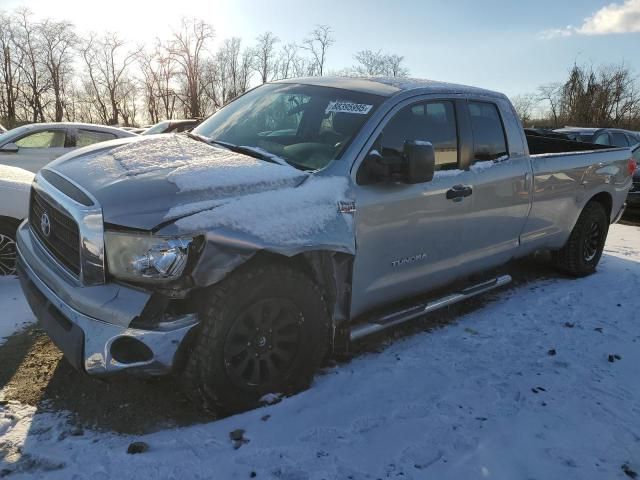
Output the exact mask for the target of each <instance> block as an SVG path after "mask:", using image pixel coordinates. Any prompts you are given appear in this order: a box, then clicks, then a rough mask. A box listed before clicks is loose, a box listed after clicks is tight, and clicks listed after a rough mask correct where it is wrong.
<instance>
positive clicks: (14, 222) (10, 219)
mask: <svg viewBox="0 0 640 480" xmlns="http://www.w3.org/2000/svg"><path fill="white" fill-rule="evenodd" d="M0 223H5V224H7V225H13V226H15V228H16V230H17V229H18V226H19V225H20V223H22V220H19V219H17V218H13V217H5V216H4V215H0Z"/></svg>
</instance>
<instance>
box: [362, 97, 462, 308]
mask: <svg viewBox="0 0 640 480" xmlns="http://www.w3.org/2000/svg"><path fill="white" fill-rule="evenodd" d="M456 103H457V102H455V101H453V100H450V99H437V100H436V99H433V100H431V99H429V100H427V99H424V100H420V101H417V100H413V101H405V102H404V103H401V104H400V105H398V106H396V107H395V108H394V110H392V112H390V114H389V115H387V117H386V119H385V120H384V121H383V122H382V123H381V125H380V126H379V127H378V129H377V130H376V132H375V133H374V135H373V137H372V139H371V140H370V143H369V145H368V147H367V148H366V149H365V151H366V152H369V151H371V150H378V151H379V152H380V153H382V155H383V157H386V156H389V157H390V156H401V155H402V147H403V145H404V143H405V141H408V140H421V141H428V142H431V143H432V144H433V145H434V148H435V151H436V169H437V171H436V173H435V176H434V179H433V180H432V181H430V182H425V183H421V184H415V185H408V184H404V183H392V182H384V183H368V181H367V180H366V178H367V175H366V172H364V174H363V171H362V170H363V168H364V166H363V165H360V166H359V168H358V170H357V173H358V174H357V178H356V183H357V185H356V186H355V189H356V214H355V229H356V258H355V264H354V270H353V283H352V284H353V294H352V299H353V301H352V315H354V316H357V315H359V314H361V313H363V312H365V311H367V310H369V309H371V308H373V307H376V306H380V305H383V304H386V303H389V302H392V301H395V300H399V299H401V298H405V297H409V296H412V295H415V294H419V293H421V292H424V291H426V290H429V289H430V288H433V287H434V286H436V285H441V284H443V283H446V282H447V281H448V280H452V279H454V278H455V277H456V276H457V275H458V274H459V271H458V268H457V267H458V265H459V263H460V262H459V258H460V255H461V254H462V253H463V252H464V250H465V243H466V242H467V241H468V239H467V238H466V234H465V225H466V223H467V222H468V219H469V215H470V213H471V197H470V196H457V198H448V197H450V196H451V195H448V192H450V191H452V190H453V189H454V187H457V188H460V189H462V188H468V189H469V192H471V191H472V187H473V186H472V185H470V184H471V182H472V180H473V176H474V174H473V172H471V171H463V170H459V168H460V160H459V159H460V156H461V155H460V150H461V148H460V142H459V137H460V136H459V134H458V130H459V125H458V124H457V121H456V118H457V116H458V108H457V107H456ZM356 167H358V165H356Z"/></svg>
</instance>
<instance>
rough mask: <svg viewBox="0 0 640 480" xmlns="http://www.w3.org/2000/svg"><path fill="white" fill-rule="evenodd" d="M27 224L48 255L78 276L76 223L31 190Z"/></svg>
mask: <svg viewBox="0 0 640 480" xmlns="http://www.w3.org/2000/svg"><path fill="white" fill-rule="evenodd" d="M45 214H46V220H45V219H44V215H45ZM29 223H30V224H31V230H32V231H33V232H34V233H35V234H36V236H37V237H38V239H39V240H40V241H41V242H42V243H43V244H44V245H45V247H46V248H47V249H48V250H49V251H50V253H51V254H52V255H53V256H54V257H55V258H56V259H57V260H58V261H60V263H62V265H64V266H65V267H66V268H67V269H69V270H70V271H71V272H73V273H74V274H75V275H80V230H79V228H78V224H77V223H76V221H75V220H74V219H73V218H71V216H69V214H67V213H65V212H62V211H61V210H59V209H58V208H57V207H54V206H53V205H52V204H51V203H50V202H49V201H48V200H47V199H46V198H44V197H43V196H42V195H40V194H39V193H38V192H37V191H36V190H35V189H31V203H30V209H29ZM47 223H48V228H47Z"/></svg>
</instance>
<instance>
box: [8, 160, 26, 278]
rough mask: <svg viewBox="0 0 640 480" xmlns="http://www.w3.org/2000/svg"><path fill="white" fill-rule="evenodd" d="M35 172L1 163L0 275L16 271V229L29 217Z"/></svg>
mask: <svg viewBox="0 0 640 480" xmlns="http://www.w3.org/2000/svg"><path fill="white" fill-rule="evenodd" d="M33 177H34V174H33V173H31V172H29V171H27V170H23V169H21V168H16V167H7V166H5V165H0V275H13V274H15V272H16V230H17V229H18V225H20V223H21V222H22V220H24V219H25V218H27V215H28V210H29V190H30V188H31V182H33Z"/></svg>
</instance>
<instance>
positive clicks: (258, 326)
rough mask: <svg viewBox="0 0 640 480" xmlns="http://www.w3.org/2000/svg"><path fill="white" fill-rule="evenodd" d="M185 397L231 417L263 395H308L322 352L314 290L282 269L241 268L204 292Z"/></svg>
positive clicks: (321, 307)
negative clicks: (301, 392) (297, 393)
mask: <svg viewBox="0 0 640 480" xmlns="http://www.w3.org/2000/svg"><path fill="white" fill-rule="evenodd" d="M198 314H199V317H200V326H199V331H198V332H197V335H196V338H195V344H194V347H193V350H192V352H191V355H190V356H189V359H188V362H187V366H186V371H185V378H186V383H187V388H188V392H187V394H188V395H189V396H190V397H191V398H192V400H198V401H199V402H200V403H202V404H203V406H204V407H205V408H208V409H213V410H223V411H225V412H236V411H240V410H246V409H248V408H253V407H255V406H257V405H258V402H259V399H260V398H261V397H262V396H264V395H265V394H267V393H284V394H289V393H294V392H297V391H300V390H303V389H305V388H307V387H308V386H309V385H310V383H311V380H312V379H313V375H314V373H315V372H316V370H317V369H318V368H319V366H320V364H321V362H322V360H323V358H324V356H325V355H326V352H327V347H328V340H329V314H328V312H327V308H326V304H325V302H324V300H323V298H322V295H321V293H320V291H319V289H318V287H317V286H316V284H315V283H314V282H313V281H312V280H311V279H310V278H309V277H307V276H306V275H304V274H303V273H301V272H299V271H297V270H295V269H293V268H290V267H287V266H282V265H269V266H258V267H255V268H247V267H245V268H242V269H241V270H239V271H237V272H235V273H233V274H231V275H230V276H229V277H228V278H227V279H225V280H223V281H222V282H221V283H220V284H217V285H214V286H213V287H210V288H209V289H207V290H205V291H204V292H203V295H202V297H201V299H200V300H199V308H198Z"/></svg>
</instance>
